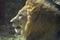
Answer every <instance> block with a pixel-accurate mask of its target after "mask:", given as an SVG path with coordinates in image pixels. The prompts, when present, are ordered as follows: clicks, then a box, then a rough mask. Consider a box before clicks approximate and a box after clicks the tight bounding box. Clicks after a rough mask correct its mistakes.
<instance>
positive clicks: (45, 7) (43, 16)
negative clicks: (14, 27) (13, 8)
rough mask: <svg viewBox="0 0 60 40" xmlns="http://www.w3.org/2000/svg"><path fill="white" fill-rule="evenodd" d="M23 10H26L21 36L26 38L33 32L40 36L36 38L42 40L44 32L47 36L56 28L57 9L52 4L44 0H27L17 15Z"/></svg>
mask: <svg viewBox="0 0 60 40" xmlns="http://www.w3.org/2000/svg"><path fill="white" fill-rule="evenodd" d="M24 11H26V12H27V23H26V25H25V28H24V30H23V32H24V33H23V36H24V38H25V39H26V40H27V38H28V37H29V36H30V35H31V34H33V33H35V32H36V33H38V35H39V37H40V38H39V39H37V40H40V39H42V40H43V38H44V35H45V34H47V35H48V36H49V35H51V36H52V35H53V33H54V32H55V29H56V20H55V16H56V12H57V11H58V10H57V8H55V7H54V5H51V4H50V3H48V2H46V1H45V0H27V1H26V4H25V6H24V7H23V8H22V9H21V10H20V11H19V12H18V15H19V14H20V13H21V12H22V13H23V12H24ZM49 12H50V13H49ZM49 33H50V34H49ZM45 37H46V36H45Z"/></svg>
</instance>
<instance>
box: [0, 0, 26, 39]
mask: <svg viewBox="0 0 60 40" xmlns="http://www.w3.org/2000/svg"><path fill="white" fill-rule="evenodd" d="M25 1H26V0H0V40H8V39H7V38H6V37H12V36H13V35H14V29H13V28H12V26H11V24H10V19H11V18H13V17H14V16H15V15H16V14H17V13H18V10H20V9H21V8H22V7H23V6H24V4H25ZM4 37H5V38H4ZM10 40H12V39H10Z"/></svg>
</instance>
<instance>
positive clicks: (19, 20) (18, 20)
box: [10, 10, 27, 34]
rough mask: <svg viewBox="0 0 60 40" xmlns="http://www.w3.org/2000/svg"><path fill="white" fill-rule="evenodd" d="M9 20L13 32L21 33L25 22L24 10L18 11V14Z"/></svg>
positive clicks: (25, 13)
mask: <svg viewBox="0 0 60 40" xmlns="http://www.w3.org/2000/svg"><path fill="white" fill-rule="evenodd" d="M10 22H12V26H13V27H14V28H15V32H16V33H18V34H21V32H22V31H23V29H24V28H25V25H26V22H27V12H26V10H22V11H21V12H20V11H19V12H18V14H17V15H16V16H15V17H14V18H12V19H11V20H10Z"/></svg>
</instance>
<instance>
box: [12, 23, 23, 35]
mask: <svg viewBox="0 0 60 40" xmlns="http://www.w3.org/2000/svg"><path fill="white" fill-rule="evenodd" d="M12 26H13V27H14V30H15V33H16V34H19V35H21V34H22V33H21V31H22V30H23V25H16V24H14V23H13V24H12Z"/></svg>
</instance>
